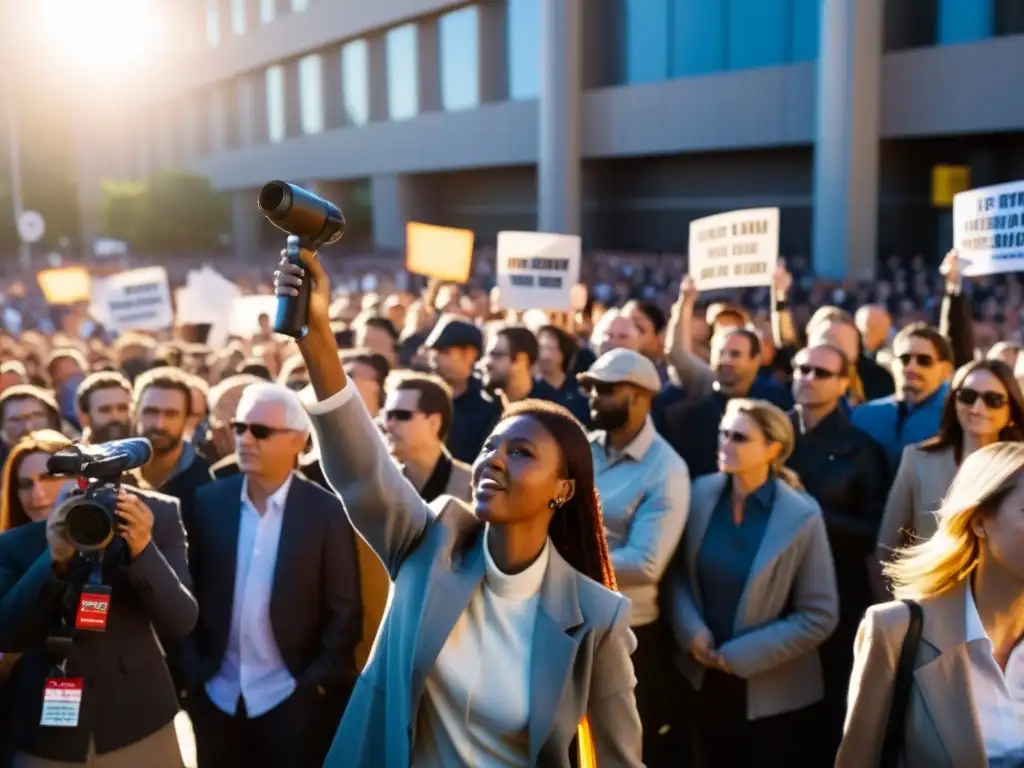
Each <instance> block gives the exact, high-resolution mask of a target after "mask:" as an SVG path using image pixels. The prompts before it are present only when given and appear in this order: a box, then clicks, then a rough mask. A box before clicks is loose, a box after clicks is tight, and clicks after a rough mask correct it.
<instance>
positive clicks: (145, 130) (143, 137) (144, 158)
mask: <svg viewBox="0 0 1024 768" xmlns="http://www.w3.org/2000/svg"><path fill="white" fill-rule="evenodd" d="M152 168H153V124H152V122H151V121H150V120H149V114H148V112H145V111H143V112H140V113H139V114H138V115H137V116H136V118H135V178H136V179H138V180H141V179H145V178H146V177H147V176H149V172H150V171H151V170H152Z"/></svg>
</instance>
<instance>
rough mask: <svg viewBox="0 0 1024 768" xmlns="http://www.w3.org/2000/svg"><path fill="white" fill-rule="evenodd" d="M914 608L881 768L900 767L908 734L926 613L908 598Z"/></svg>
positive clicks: (888, 724) (908, 606)
mask: <svg viewBox="0 0 1024 768" xmlns="http://www.w3.org/2000/svg"><path fill="white" fill-rule="evenodd" d="M903 604H904V605H906V606H907V608H909V609H910V626H908V627H907V634H906V637H904V638H903V647H902V648H901V649H900V660H899V662H898V663H897V665H896V679H895V681H894V685H893V692H892V706H891V707H890V708H889V722H888V723H887V724H886V727H885V741H883V742H882V762H881V763H880V766H879V768H897V765H898V764H899V758H900V754H901V753H902V752H903V743H904V741H905V733H906V719H907V705H908V704H909V703H910V688H911V684H912V683H913V682H914V660H915V658H916V657H917V645H918V643H920V642H921V628H922V627H923V626H924V614H923V613H922V612H921V606H920V605H918V604H917V603H915V602H914V601H913V600H904V601H903Z"/></svg>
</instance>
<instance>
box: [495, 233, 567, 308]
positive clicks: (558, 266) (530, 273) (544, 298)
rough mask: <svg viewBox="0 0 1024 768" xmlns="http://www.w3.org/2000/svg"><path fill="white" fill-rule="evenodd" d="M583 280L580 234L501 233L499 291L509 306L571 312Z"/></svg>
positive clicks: (499, 243)
mask: <svg viewBox="0 0 1024 768" xmlns="http://www.w3.org/2000/svg"><path fill="white" fill-rule="evenodd" d="M579 279H580V238H579V237H577V236H575V235H553V234H547V233H543V232H500V233H498V291H499V293H500V295H501V305H502V306H503V307H504V308H505V309H521V310H527V309H549V310H556V311H567V310H569V308H570V307H571V305H572V298H571V292H572V288H573V286H574V285H576V283H578V282H579Z"/></svg>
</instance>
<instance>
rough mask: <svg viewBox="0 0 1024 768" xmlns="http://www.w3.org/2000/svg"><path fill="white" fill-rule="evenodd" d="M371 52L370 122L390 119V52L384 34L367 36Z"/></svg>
mask: <svg viewBox="0 0 1024 768" xmlns="http://www.w3.org/2000/svg"><path fill="white" fill-rule="evenodd" d="M366 43H367V46H368V47H369V52H370V56H369V59H370V73H369V76H370V122H371V123H376V122H382V121H386V120H387V119H388V52H387V44H386V43H385V40H384V35H383V34H377V35H373V36H370V37H368V38H367V40H366Z"/></svg>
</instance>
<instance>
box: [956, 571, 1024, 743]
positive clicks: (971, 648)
mask: <svg viewBox="0 0 1024 768" xmlns="http://www.w3.org/2000/svg"><path fill="white" fill-rule="evenodd" d="M966 618H967V656H968V658H969V659H970V666H971V693H972V698H973V699H974V711H975V712H977V713H978V724H979V725H980V726H981V735H982V739H983V740H984V744H985V754H986V755H987V756H988V758H989V760H996V759H998V758H1005V757H1009V756H1011V755H1012V756H1015V757H1022V758H1024V643H1020V644H1018V645H1017V647H1016V648H1014V649H1013V652H1012V653H1011V654H1010V660H1009V662H1008V663H1007V665H1006V672H1005V673H1004V672H1003V670H1002V669H1000V667H999V664H998V663H997V662H996V660H995V657H994V656H993V655H992V641H991V640H990V639H989V636H988V634H987V633H986V632H985V627H984V625H983V624H982V623H981V617H980V616H979V615H978V607H977V605H975V603H974V592H973V590H972V589H971V585H970V584H969V583H968V585H967V616H966Z"/></svg>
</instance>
